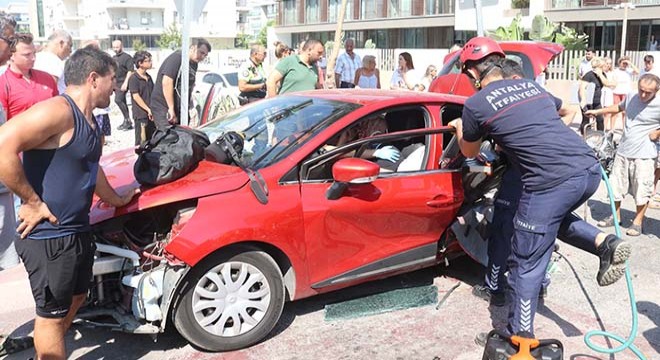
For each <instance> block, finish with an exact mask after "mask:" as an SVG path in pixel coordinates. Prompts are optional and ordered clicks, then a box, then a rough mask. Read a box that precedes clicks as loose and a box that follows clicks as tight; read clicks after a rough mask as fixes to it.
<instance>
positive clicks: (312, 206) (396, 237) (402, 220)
mask: <svg viewBox="0 0 660 360" xmlns="http://www.w3.org/2000/svg"><path fill="white" fill-rule="evenodd" d="M457 175H458V174H457V173H455V172H445V171H428V172H426V171H425V172H417V173H406V174H396V175H386V176H381V177H379V178H378V179H376V180H375V181H374V182H373V183H371V184H363V185H349V187H348V189H347V191H346V192H345V194H344V196H343V197H341V198H339V199H337V200H327V199H326V197H325V192H326V190H327V189H328V187H329V186H330V185H331V184H329V183H304V184H302V189H301V192H302V208H303V218H304V223H305V239H306V242H307V248H308V259H309V272H310V280H311V283H312V284H314V283H318V282H321V281H323V280H326V279H328V278H331V277H334V276H337V275H339V274H342V273H345V272H347V271H350V270H352V269H355V268H358V267H361V266H364V265H366V264H369V263H372V262H375V261H378V260H381V259H384V258H387V257H390V256H393V255H396V254H399V253H402V252H405V251H408V250H411V249H414V248H417V247H421V246H424V245H428V244H434V243H435V242H437V240H438V239H439V237H440V235H441V234H442V233H443V232H444V230H445V229H446V228H447V226H448V225H449V224H450V222H451V221H452V220H453V219H454V216H455V214H456V212H457V211H458V208H459V206H460V204H461V201H462V196H461V195H460V194H461V191H462V190H460V179H459V177H458V176H457ZM457 188H458V189H457ZM433 202H440V203H442V205H441V206H436V205H435V204H434V203H433ZM429 203H431V205H429Z"/></svg>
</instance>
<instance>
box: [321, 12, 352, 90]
mask: <svg viewBox="0 0 660 360" xmlns="http://www.w3.org/2000/svg"><path fill="white" fill-rule="evenodd" d="M346 3H347V0H341V8H340V9H339V18H338V19H337V30H335V41H334V42H333V46H332V53H331V54H330V56H328V66H327V67H326V71H325V86H326V87H327V88H328V89H334V88H336V87H337V84H336V83H335V63H336V62H337V56H339V46H340V45H341V35H342V28H343V26H344V17H345V16H346Z"/></svg>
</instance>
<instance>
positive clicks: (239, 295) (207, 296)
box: [192, 262, 270, 337]
mask: <svg viewBox="0 0 660 360" xmlns="http://www.w3.org/2000/svg"><path fill="white" fill-rule="evenodd" d="M269 303H270V286H269V284H268V281H267V280H266V277H265V276H264V274H263V273H262V272H261V271H259V269H257V268H256V267H254V266H252V265H250V264H247V263H244V262H227V263H223V264H220V265H218V266H216V267H214V268H213V269H211V270H209V271H208V272H207V273H206V274H204V276H203V277H202V278H201V279H199V281H198V282H197V285H195V290H194V293H193V299H192V309H193V313H194V314H195V320H197V323H198V324H199V325H200V326H201V327H202V328H203V329H204V330H206V331H208V332H209V333H211V334H213V335H216V336H222V337H231V336H237V335H241V334H245V333H246V332H248V331H250V330H252V329H253V328H254V327H255V326H257V324H259V322H261V320H262V319H263V318H264V316H265V315H266V311H267V310H268V304H269Z"/></svg>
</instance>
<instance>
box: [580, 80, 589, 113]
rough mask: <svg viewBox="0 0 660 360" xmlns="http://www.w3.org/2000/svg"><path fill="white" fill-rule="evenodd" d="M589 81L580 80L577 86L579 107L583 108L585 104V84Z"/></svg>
mask: <svg viewBox="0 0 660 360" xmlns="http://www.w3.org/2000/svg"><path fill="white" fill-rule="evenodd" d="M588 84H589V83H588V82H586V81H584V80H580V87H579V88H578V96H579V97H580V108H582V109H584V107H585V106H587V85H588Z"/></svg>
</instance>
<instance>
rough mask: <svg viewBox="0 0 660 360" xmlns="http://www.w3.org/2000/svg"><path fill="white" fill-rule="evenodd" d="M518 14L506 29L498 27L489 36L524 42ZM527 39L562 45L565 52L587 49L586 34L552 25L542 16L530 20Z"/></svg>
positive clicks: (562, 25) (501, 39) (559, 25)
mask: <svg viewBox="0 0 660 360" xmlns="http://www.w3.org/2000/svg"><path fill="white" fill-rule="evenodd" d="M521 20H522V18H521V16H520V14H518V15H516V17H515V18H514V19H513V20H511V24H509V26H508V27H504V26H500V27H498V28H497V29H496V30H495V31H494V32H489V34H488V35H489V36H490V37H492V38H494V39H496V40H500V41H503V40H524V38H525V36H524V29H523V27H522V26H521V24H520V22H521ZM529 38H530V39H531V40H536V41H550V42H555V43H557V44H562V45H564V48H565V49H566V50H584V49H586V48H587V40H588V38H589V36H588V35H587V34H584V33H582V34H578V33H577V32H576V31H575V30H574V29H572V28H569V27H568V26H565V25H564V24H563V23H559V24H558V23H554V22H552V21H550V20H549V19H548V18H547V17H545V16H543V15H536V16H535V17H534V19H533V20H532V28H531V29H530V32H529Z"/></svg>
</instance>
